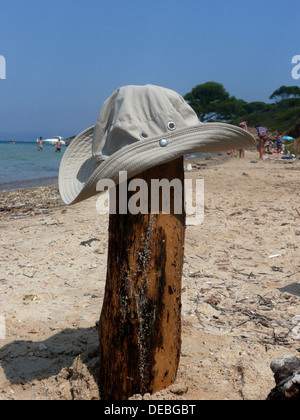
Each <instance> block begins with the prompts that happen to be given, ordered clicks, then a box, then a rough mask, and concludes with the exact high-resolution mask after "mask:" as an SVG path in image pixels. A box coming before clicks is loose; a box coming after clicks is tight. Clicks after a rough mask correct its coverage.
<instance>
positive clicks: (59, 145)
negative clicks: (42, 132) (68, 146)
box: [54, 139, 61, 153]
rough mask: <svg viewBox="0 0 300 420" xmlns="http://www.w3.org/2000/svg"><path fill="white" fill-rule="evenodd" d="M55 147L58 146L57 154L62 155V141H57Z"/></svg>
mask: <svg viewBox="0 0 300 420" xmlns="http://www.w3.org/2000/svg"><path fill="white" fill-rule="evenodd" d="M54 146H56V150H55V152H56V153H60V152H61V141H60V139H58V140H57V142H56V143H55V145H54Z"/></svg>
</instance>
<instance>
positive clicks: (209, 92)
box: [184, 82, 244, 122]
mask: <svg viewBox="0 0 300 420" xmlns="http://www.w3.org/2000/svg"><path fill="white" fill-rule="evenodd" d="M184 99H185V100H186V101H187V102H188V103H189V105H190V106H191V107H192V108H193V109H194V111H195V112H196V114H197V115H198V117H199V119H200V121H202V122H203V121H208V120H215V119H219V120H228V119H230V118H231V117H232V115H233V114H235V113H236V112H241V110H242V106H243V102H244V101H240V100H237V99H236V98H235V97H234V96H230V95H229V93H228V92H227V91H226V90H225V88H224V86H223V85H222V84H221V83H216V82H206V83H203V84H201V85H197V86H195V87H194V88H193V89H192V91H191V92H189V93H187V94H186V95H185V96H184Z"/></svg>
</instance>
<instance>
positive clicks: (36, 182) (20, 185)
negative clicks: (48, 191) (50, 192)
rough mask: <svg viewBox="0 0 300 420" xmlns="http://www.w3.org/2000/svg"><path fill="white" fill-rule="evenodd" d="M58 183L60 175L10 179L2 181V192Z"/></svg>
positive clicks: (0, 187) (0, 185)
mask: <svg viewBox="0 0 300 420" xmlns="http://www.w3.org/2000/svg"><path fill="white" fill-rule="evenodd" d="M57 183H58V176H51V177H45V178H36V179H28V180H23V181H9V182H1V183H0V193H2V192H10V191H21V190H29V189H32V188H38V187H48V186H49V185H55V184H57Z"/></svg>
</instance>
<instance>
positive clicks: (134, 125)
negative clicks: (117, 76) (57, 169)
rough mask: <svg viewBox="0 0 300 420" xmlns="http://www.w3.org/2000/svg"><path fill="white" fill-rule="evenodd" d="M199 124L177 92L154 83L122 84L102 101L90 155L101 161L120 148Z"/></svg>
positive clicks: (191, 110) (194, 114) (193, 113)
mask: <svg viewBox="0 0 300 420" xmlns="http://www.w3.org/2000/svg"><path fill="white" fill-rule="evenodd" d="M195 124H199V120H198V117H197V115H196V113H195V112H194V111H193V109H192V108H191V107H190V106H189V105H188V104H187V103H186V101H185V100H184V99H183V97H182V96H180V95H179V94H178V93H177V92H175V91H173V90H170V89H167V88H163V87H159V86H154V85H146V86H124V87H121V88H119V89H117V90H116V91H115V92H114V93H113V94H112V95H111V96H110V97H109V98H108V99H107V100H106V101H105V103H104V105H103V107H102V109H101V111H100V114H99V117H98V120H97V123H96V125H95V129H94V137H93V156H94V157H95V158H96V160H98V161H102V160H105V159H106V158H107V157H108V156H111V155H112V154H114V153H115V152H117V151H118V150H120V149H121V148H123V147H125V146H127V145H129V144H132V143H135V142H138V141H149V140H151V139H153V138H156V137H159V136H161V137H163V136H164V135H166V134H167V133H170V131H175V130H178V129H184V128H187V127H189V126H195Z"/></svg>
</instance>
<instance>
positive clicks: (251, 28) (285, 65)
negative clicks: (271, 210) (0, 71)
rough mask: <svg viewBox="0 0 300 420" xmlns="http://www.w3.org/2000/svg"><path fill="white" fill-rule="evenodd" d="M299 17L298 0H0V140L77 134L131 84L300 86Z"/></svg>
mask: <svg viewBox="0 0 300 420" xmlns="http://www.w3.org/2000/svg"><path fill="white" fill-rule="evenodd" d="M299 16H300V2H299V0H285V1H283V0H259V1H258V0H251V1H248V0H228V1H226V2H225V1H224V0H222V1H221V0H172V1H171V0H151V1H149V0H139V1H138V0H127V1H125V0H110V1H107V0H106V1H103V0H59V1H57V0H51V1H49V0H11V1H10V2H7V1H5V2H4V1H3V0H0V55H2V56H3V57H5V60H6V79H5V80H0V139H1V140H6V138H7V136H9V137H10V136H12V135H14V136H15V137H16V139H17V140H19V139H21V138H22V139H24V140H25V139H26V140H27V139H28V140H31V138H29V137H30V136H37V135H41V136H43V137H48V136H53V135H62V136H64V137H68V136H70V135H73V134H76V133H78V132H80V131H82V130H83V129H85V128H87V127H89V126H90V125H93V124H94V123H95V121H96V119H97V117H98V114H99V111H100V108H101V106H102V104H103V102H104V100H105V99H106V98H107V97H108V96H109V95H110V94H111V93H112V92H113V91H114V90H115V89H116V88H118V87H119V86H123V85H128V84H146V83H152V84H157V85H160V86H165V87H168V88H171V89H174V90H176V91H177V92H178V93H180V94H181V95H184V94H185V93H187V92H189V91H190V90H191V89H192V88H193V87H194V86H195V85H197V84H200V83H205V82H207V81H216V82H220V83H222V84H223V85H224V87H225V88H226V90H228V91H229V93H230V94H231V95H234V96H236V97H237V98H240V99H244V100H246V101H248V102H250V101H255V100H261V101H268V98H269V96H270V94H271V93H272V92H273V91H274V90H275V89H277V88H278V87H280V86H281V85H299V80H298V81H297V80H294V79H293V78H292V76H291V71H292V68H293V64H291V60H292V57H293V56H294V55H300V42H299V40H300V25H299ZM5 133H7V134H5Z"/></svg>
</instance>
